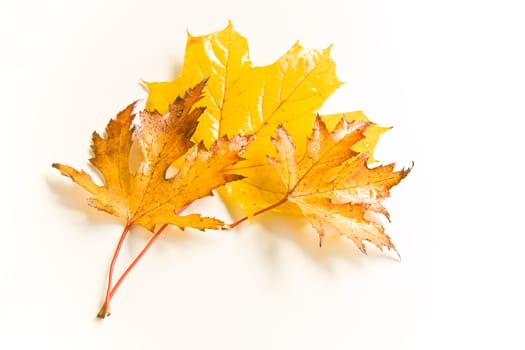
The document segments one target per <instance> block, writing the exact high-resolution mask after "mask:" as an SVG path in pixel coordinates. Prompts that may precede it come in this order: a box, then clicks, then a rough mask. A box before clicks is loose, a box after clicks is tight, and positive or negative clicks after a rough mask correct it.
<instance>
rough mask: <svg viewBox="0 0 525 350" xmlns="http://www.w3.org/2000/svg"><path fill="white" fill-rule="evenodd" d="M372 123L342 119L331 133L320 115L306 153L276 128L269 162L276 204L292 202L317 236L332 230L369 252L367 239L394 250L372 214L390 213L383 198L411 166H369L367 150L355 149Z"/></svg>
mask: <svg viewBox="0 0 525 350" xmlns="http://www.w3.org/2000/svg"><path fill="white" fill-rule="evenodd" d="M369 125H370V124H369V123H367V122H363V121H352V122H348V121H347V120H346V119H344V118H342V119H340V121H339V123H338V124H337V125H336V126H335V128H334V129H333V130H332V132H329V131H328V129H327V127H326V124H325V123H324V122H323V120H322V119H321V118H317V119H316V121H315V126H314V129H313V131H312V135H311V136H310V137H309V140H308V142H307V145H306V149H305V151H304V152H303V153H299V152H297V149H296V147H295V144H294V142H293V140H292V139H291V137H290V135H289V134H288V132H287V131H286V129H285V128H284V127H282V126H281V127H279V128H278V129H277V136H276V137H275V138H274V139H273V143H274V145H275V147H276V149H277V153H278V155H277V157H276V158H270V163H271V164H272V166H273V167H274V169H275V170H276V172H277V173H279V176H280V178H281V186H280V187H279V188H276V190H277V191H279V192H280V195H281V198H282V199H281V200H280V201H278V202H276V204H275V205H276V206H278V205H281V204H285V203H288V204H290V203H292V204H293V205H296V206H297V208H298V210H299V211H300V212H301V213H302V214H303V215H304V216H306V217H307V218H308V219H309V221H310V222H311V224H312V226H313V227H314V228H315V229H316V230H317V232H318V234H319V237H320V238H321V241H322V238H323V237H324V235H325V231H326V230H328V229H333V230H335V231H337V232H339V233H340V234H342V235H344V236H346V237H348V238H350V239H351V240H352V241H353V242H354V243H355V244H356V245H357V247H358V248H359V249H360V250H361V251H362V252H365V251H366V250H365V245H364V244H363V242H364V241H368V242H371V243H373V244H374V245H376V246H377V247H379V248H381V249H382V248H383V247H386V248H388V249H394V250H395V247H394V244H393V243H392V241H391V240H390V238H389V237H388V236H387V235H386V234H385V233H384V229H383V227H382V226H381V224H380V223H378V222H376V221H373V220H371V219H369V218H368V217H367V216H365V214H367V213H368V212H372V213H377V214H383V215H385V216H386V217H387V218H388V217H389V216H388V212H387V211H386V209H385V208H384V207H383V205H382V204H381V200H382V199H384V198H386V197H388V196H389V194H390V188H391V187H392V186H394V185H396V184H398V183H399V182H400V181H401V180H402V179H403V178H404V177H405V176H406V175H407V174H408V173H409V172H410V169H403V170H400V171H394V164H389V165H385V166H378V167H374V168H369V167H368V165H367V160H368V159H367V158H368V154H367V153H357V152H355V151H353V150H352V147H353V146H354V145H356V144H357V143H358V142H360V141H361V140H363V139H364V138H365V136H364V133H365V131H366V130H367V128H368V127H369Z"/></svg>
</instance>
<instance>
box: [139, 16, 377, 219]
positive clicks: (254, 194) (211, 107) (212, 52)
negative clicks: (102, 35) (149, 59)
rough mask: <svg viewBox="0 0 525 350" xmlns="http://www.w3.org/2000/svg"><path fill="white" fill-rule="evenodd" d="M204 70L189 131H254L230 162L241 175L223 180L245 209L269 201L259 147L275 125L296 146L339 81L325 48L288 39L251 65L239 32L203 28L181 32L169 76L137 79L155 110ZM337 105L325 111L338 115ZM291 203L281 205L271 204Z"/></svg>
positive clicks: (267, 148) (370, 140)
mask: <svg viewBox="0 0 525 350" xmlns="http://www.w3.org/2000/svg"><path fill="white" fill-rule="evenodd" d="M205 77H209V81H208V84H207V86H206V88H205V89H204V98H203V102H204V103H205V105H206V106H208V108H207V109H206V111H205V112H204V113H203V116H202V118H201V122H200V124H199V126H198V128H197V131H196V132H195V134H194V140H195V141H203V142H204V143H205V144H207V145H208V144H211V143H212V142H213V141H214V140H216V139H217V138H218V137H220V136H222V135H229V136H231V135H235V134H237V133H242V134H253V135H255V136H256V138H255V139H254V140H253V141H252V142H251V143H250V145H249V146H248V147H247V149H246V152H245V153H244V158H245V161H242V162H240V163H238V164H237V165H235V166H234V168H235V171H236V173H238V174H241V175H243V176H244V177H245V179H244V180H242V181H236V182H233V183H229V184H227V185H226V186H225V191H222V192H221V193H222V194H225V195H227V196H229V197H231V198H233V199H234V200H235V201H236V202H237V203H238V204H239V205H240V206H241V207H242V208H243V210H244V211H245V213H246V214H247V215H248V216H252V215H254V214H255V213H256V212H258V211H260V210H262V209H264V208H266V207H268V206H269V205H272V204H273V203H274V202H275V201H276V200H278V199H279V198H278V196H277V195H276V194H275V193H274V191H273V188H274V186H275V185H276V184H277V183H279V181H280V178H279V176H278V175H277V174H276V173H275V172H273V171H272V169H271V167H270V165H269V164H268V162H267V159H266V155H267V154H270V155H274V150H273V146H272V144H271V137H272V136H274V135H275V130H276V128H277V126H278V125H282V126H283V127H285V128H286V130H288V132H289V133H290V135H292V137H293V139H294V142H295V144H296V147H297V149H298V150H299V151H302V150H303V149H304V147H305V144H306V139H307V136H308V133H309V132H310V130H311V125H312V124H313V122H314V120H315V116H316V114H317V111H318V110H319V108H321V106H322V104H323V102H324V101H325V100H326V99H327V98H328V97H329V96H330V95H331V94H332V93H333V92H334V91H335V90H336V89H337V88H338V87H339V86H340V85H341V82H340V81H339V79H338V78H337V76H336V74H335V63H334V62H333V60H332V59H331V58H330V48H327V49H324V50H307V49H305V48H303V47H302V46H301V45H299V44H298V43H295V44H294V45H293V46H292V47H291V48H290V49H289V50H288V51H287V52H286V53H285V54H284V55H283V56H281V57H280V58H279V59H278V60H277V61H275V62H274V63H272V64H270V65H267V66H262V67H253V66H252V64H251V61H250V58H249V51H248V43H247V40H246V38H244V37H243V36H241V35H240V34H239V33H237V32H236V31H235V30H234V28H233V25H232V24H231V22H230V23H228V26H227V27H226V28H225V29H223V30H221V31H218V32H215V33H211V34H208V35H203V36H192V35H191V34H188V40H187V45H186V54H185V60H184V66H183V69H182V72H181V74H180V76H179V77H177V78H176V79H175V80H174V81H171V82H150V83H145V84H146V87H147V89H148V90H149V97H148V101H147V108H148V109H150V110H159V111H163V108H165V106H166V102H167V101H169V100H171V99H173V98H174V97H175V96H177V95H178V94H180V92H181V91H182V89H183V87H185V86H189V85H191V84H194V83H196V82H198V81H200V80H201V79H203V78H205ZM341 115H342V114H341V113H339V114H334V115H329V116H326V120H327V122H329V123H330V122H331V120H339V119H340V117H341ZM344 115H345V116H346V117H347V118H348V119H352V118H355V119H357V120H367V119H366V117H365V116H364V114H363V113H361V112H350V113H345V114H344ZM385 130H387V128H381V127H379V126H377V125H375V124H371V125H370V127H369V128H368V130H367V132H366V133H365V136H366V137H365V138H364V139H363V140H362V141H361V142H359V143H358V144H356V145H355V146H354V149H355V150H356V151H360V152H364V151H367V152H369V154H370V155H371V157H370V161H371V162H372V161H373V158H372V154H373V150H374V148H375V145H376V143H377V141H378V138H379V136H380V135H381V134H382V133H383V132H384V131H385ZM278 209H279V210H281V211H290V210H292V209H291V208H289V207H288V206H281V207H279V208H278Z"/></svg>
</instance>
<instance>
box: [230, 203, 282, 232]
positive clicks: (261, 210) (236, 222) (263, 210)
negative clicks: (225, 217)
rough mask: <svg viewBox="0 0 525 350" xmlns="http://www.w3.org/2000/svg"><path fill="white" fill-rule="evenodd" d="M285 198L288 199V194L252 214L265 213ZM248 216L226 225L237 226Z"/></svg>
mask: <svg viewBox="0 0 525 350" xmlns="http://www.w3.org/2000/svg"><path fill="white" fill-rule="evenodd" d="M287 200H288V196H285V197H284V198H283V199H281V200H279V201H277V202H275V203H273V204H272V205H270V206H267V207H266V208H262V209H259V210H257V211H256V212H255V213H253V215H252V216H257V215H260V214H262V213H265V212H267V211H270V210H272V209H274V208H277V207H278V206H280V205H281V204H283V203H284V202H286V201H287ZM248 218H249V217H248V216H245V217H243V218H240V219H239V220H237V221H235V222H233V223H231V224H229V225H228V227H229V228H234V227H236V226H238V225H239V224H241V223H243V222H244V221H246V220H248Z"/></svg>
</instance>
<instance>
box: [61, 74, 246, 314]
mask: <svg viewBox="0 0 525 350" xmlns="http://www.w3.org/2000/svg"><path fill="white" fill-rule="evenodd" d="M205 84H206V80H202V81H201V82H200V83H198V84H197V85H196V86H195V87H194V88H192V89H189V90H188V91H187V92H186V94H185V95H184V98H180V97H177V98H176V99H175V102H174V103H173V104H171V105H169V107H168V112H167V114H166V115H162V114H160V113H158V112H148V111H144V112H141V113H140V115H139V118H140V125H138V126H137V125H134V124H133V122H134V121H135V118H136V114H134V113H133V110H134V109H135V104H131V105H129V106H128V107H127V108H126V109H124V110H123V111H122V112H120V113H119V114H118V116H117V117H116V118H115V119H113V120H111V121H110V122H109V124H108V126H107V127H106V135H105V136H104V137H103V136H101V135H99V134H98V133H96V132H95V133H93V140H92V153H93V157H92V158H91V159H90V162H91V164H92V165H93V166H94V167H95V168H96V169H97V170H98V171H99V172H100V174H101V175H102V178H103V184H102V185H98V184H96V183H95V181H94V180H93V179H92V177H91V176H90V175H88V174H87V173H86V172H85V171H79V170H76V169H74V168H72V167H70V166H68V165H63V164H57V163H55V164H53V167H55V168H57V169H58V170H59V171H60V172H61V173H62V175H65V176H68V177H70V178H71V179H72V180H73V181H74V182H76V183H77V184H79V185H80V186H82V187H83V188H84V189H86V190H87V191H88V192H89V193H91V195H92V196H93V197H92V198H90V199H89V204H90V205H92V206H93V207H95V208H97V209H99V210H102V211H105V212H107V213H109V214H112V215H114V216H116V217H119V218H122V219H124V220H125V222H126V224H125V228H124V232H123V235H122V238H121V242H119V246H118V247H117V250H116V253H115V257H114V260H113V262H112V265H111V268H110V280H109V283H108V297H107V299H106V303H105V305H104V307H103V310H102V311H101V314H100V316H101V317H105V316H106V315H107V314H108V313H109V299H111V291H110V287H111V282H112V281H111V274H112V269H113V265H114V261H115V259H116V255H118V251H119V249H120V245H121V243H122V241H123V239H124V238H125V236H126V234H127V233H128V231H129V229H130V227H131V226H133V225H141V226H143V227H145V228H147V229H148V230H150V231H153V229H154V227H155V226H157V225H167V224H171V225H175V226H178V227H180V228H184V227H193V228H197V229H201V230H203V229H206V228H214V229H216V228H221V227H223V225H224V224H223V222H222V221H220V220H218V219H215V218H210V217H202V216H200V215H199V214H191V215H185V216H183V215H180V212H181V211H182V210H184V209H185V208H186V207H187V206H188V205H189V204H191V203H192V202H193V201H195V200H197V199H199V198H202V197H205V196H208V195H210V194H212V190H214V189H216V188H217V187H219V186H221V185H224V184H226V183H228V182H230V181H235V180H239V179H241V178H242V177H241V176H240V175H237V174H234V173H232V172H231V169H228V168H229V167H230V166H231V165H233V164H235V163H236V162H238V161H239V160H241V157H240V154H241V153H242V152H243V151H244V149H245V147H246V145H247V144H248V142H249V141H250V139H251V137H250V136H238V135H236V136H232V137H230V138H228V137H226V136H223V137H220V138H218V139H217V140H216V141H215V142H213V143H212V144H211V145H210V146H209V147H206V146H205V145H204V144H203V143H199V144H198V145H196V147H193V146H194V143H193V142H192V141H191V140H190V139H191V137H192V135H193V133H194V132H195V130H196V128H197V125H198V119H199V117H200V116H201V115H202V113H203V112H204V110H205V107H196V106H195V104H196V103H197V102H198V101H199V100H201V96H202V90H203V88H204V86H205ZM133 144H137V145H139V148H140V151H141V158H140V161H139V162H138V164H137V165H136V166H135V167H134V168H132V167H130V164H131V163H133V162H132V159H130V158H131V157H132V147H133ZM192 147H193V148H192ZM190 149H192V150H191V152H189V153H187V152H188V151H189V150H190ZM182 156H185V158H184V159H183V161H182V163H181V165H180V168H179V169H176V171H175V174H174V175H173V176H168V170H169V169H170V166H171V165H172V164H173V163H174V162H175V161H176V160H177V159H179V158H180V157H182ZM160 231H161V230H160ZM158 234H159V231H157V233H156V236H158ZM154 237H155V236H154ZM155 239H156V237H155Z"/></svg>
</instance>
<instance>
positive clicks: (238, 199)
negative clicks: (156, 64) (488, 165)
mask: <svg viewBox="0 0 525 350" xmlns="http://www.w3.org/2000/svg"><path fill="white" fill-rule="evenodd" d="M340 85H341V82H340V81H339V80H338V78H337V76H336V74H335V63H334V62H333V60H332V59H331V58H330V48H327V49H324V50H307V49H305V48H303V47H302V46H300V45H299V44H298V43H295V44H294V45H293V46H292V47H291V48H290V49H289V50H288V51H287V52H286V53H285V54H284V55H282V56H281V57H280V58H279V59H277V60H276V61H275V62H274V63H272V64H270V65H267V66H260V67H257V66H253V65H252V63H251V61H250V58H249V50H248V43H247V40H246V38H244V37H243V36H241V35H240V34H239V33H237V32H236V31H235V30H234V28H233V26H232V25H231V23H229V24H228V26H227V27H226V28H225V29H223V30H221V31H218V32H215V33H211V34H208V35H203V36H192V35H191V34H188V40H187V46H186V54H185V61H184V66H183V69H182V72H181V74H180V76H179V77H177V78H176V79H175V80H173V81H166V82H146V83H145V86H146V88H147V90H148V92H149V95H148V99H147V102H146V108H145V110H144V111H141V112H136V109H137V106H136V103H132V104H130V105H129V106H128V107H126V108H125V109H124V110H123V111H121V112H120V113H119V114H118V115H117V116H116V117H115V118H114V119H112V120H110V121H109V123H108V125H107V127H106V130H105V133H104V135H99V134H98V133H96V132H95V133H93V136H92V146H91V150H92V154H93V156H92V158H91V159H90V163H91V165H92V166H93V167H94V168H95V169H96V170H97V171H98V173H99V175H100V176H101V178H102V185H99V184H97V183H96V181H94V180H93V178H92V177H91V176H90V175H89V174H88V173H87V172H85V171H83V170H77V169H75V168H73V167H70V166H68V165H64V164H58V163H55V164H53V167H55V168H57V169H58V170H59V171H60V172H61V173H62V175H65V176H67V177H69V178H71V179H72V180H73V181H74V182H76V183H77V184H79V185H80V186H82V187H83V188H84V189H86V190H87V191H88V192H89V193H90V194H91V196H92V197H91V198H90V199H89V204H90V205H92V206H93V207H95V208H97V209H99V210H102V211H105V212H107V213H109V214H111V215H114V216H116V217H119V218H121V219H123V220H124V221H125V228H124V231H123V234H122V237H121V240H120V241H119V244H118V246H117V249H116V251H115V255H114V258H113V260H112V263H111V266H110V277H109V281H108V291H107V295H106V300H105V303H104V305H103V308H102V310H101V313H100V314H99V316H100V317H105V316H107V315H108V314H109V310H110V309H109V302H110V300H111V297H112V296H113V294H114V292H115V291H116V289H117V288H118V286H119V285H120V282H121V281H122V279H123V278H124V277H125V276H126V274H127V273H128V272H129V270H130V269H131V268H132V267H133V266H134V264H135V263H136V261H134V262H133V263H132V264H131V265H130V268H129V269H128V270H126V272H125V273H124V274H123V276H122V277H121V279H120V280H119V281H117V283H116V284H115V285H112V272H113V266H114V263H115V260H116V257H117V255H118V252H119V250H120V246H121V244H122V241H123V240H124V238H125V236H126V235H127V233H128V232H129V229H130V228H131V227H132V226H133V225H141V226H143V227H145V228H146V229H148V230H150V231H151V232H152V233H153V236H152V239H151V240H150V242H148V245H147V246H146V247H145V250H144V251H143V252H141V254H139V256H138V257H137V261H138V259H140V257H141V256H142V254H143V253H144V252H145V251H146V250H147V249H148V248H149V246H150V245H151V244H152V243H153V242H154V240H155V239H156V238H157V237H158V235H159V234H160V233H161V232H162V231H163V230H164V228H165V227H166V226H167V225H174V226H177V227H179V228H185V227H193V228H197V229H201V230H203V229H217V228H228V227H235V226H237V225H239V224H240V223H242V222H244V221H245V220H247V219H251V218H253V217H255V216H257V215H260V214H262V213H264V212H268V211H281V212H287V213H293V214H297V215H301V216H304V217H305V218H306V219H307V220H309V222H310V223H311V225H312V227H313V228H314V229H315V230H316V232H317V233H318V235H319V238H320V244H321V243H322V239H323V237H324V236H325V234H326V232H327V231H334V232H338V233H340V234H341V235H344V236H346V237H348V238H350V239H351V240H352V241H353V242H354V243H355V244H356V246H357V247H358V248H359V249H360V250H361V251H362V252H366V247H365V244H364V242H366V241H367V242H371V243H372V244H374V245H375V246H377V247H378V248H380V249H383V248H388V249H393V250H395V246H394V244H393V243H392V241H391V239H390V237H389V236H387V235H386V234H385V232H384V228H383V226H382V224H381V223H380V221H378V220H377V219H375V217H376V216H374V215H370V214H380V215H383V216H385V217H386V218H387V219H389V214H388V212H387V210H386V209H385V207H384V206H383V205H382V200H383V199H384V198H386V197H388V196H389V195H390V189H391V188H392V187H393V186H395V185H396V184H398V183H399V182H400V181H401V180H402V179H403V178H404V177H405V176H406V175H407V174H408V173H409V172H410V169H401V170H397V171H396V170H395V169H394V164H388V165H381V166H373V165H371V164H373V163H374V162H375V159H374V158H373V151H374V148H375V146H376V144H377V142H378V140H379V137H380V136H381V134H382V133H383V132H385V131H386V130H388V128H384V127H379V126H377V125H376V124H374V123H372V122H370V121H369V120H368V119H367V118H366V116H365V115H364V114H363V113H362V112H346V113H336V114H331V115H324V116H319V114H318V111H319V109H320V108H321V106H322V104H323V102H324V101H325V100H326V99H327V98H328V97H329V96H330V95H331V94H332V93H333V92H334V91H335V90H336V89H337V88H338V87H339V86H340ZM215 190H218V191H219V192H220V193H221V195H222V196H223V197H224V198H229V199H230V200H232V201H234V202H235V203H237V204H238V205H239V206H240V207H241V208H242V210H243V211H244V213H245V215H246V216H245V217H243V218H239V219H238V220H236V221H235V222H234V223H232V224H229V225H227V224H225V223H223V222H222V221H221V220H218V219H216V218H213V217H208V216H203V215H199V214H190V215H182V212H183V211H184V210H185V209H186V208H187V207H188V206H189V205H190V204H191V203H193V202H194V201H195V200H198V199H200V198H203V197H205V196H208V195H211V194H212V193H213V191H215Z"/></svg>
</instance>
